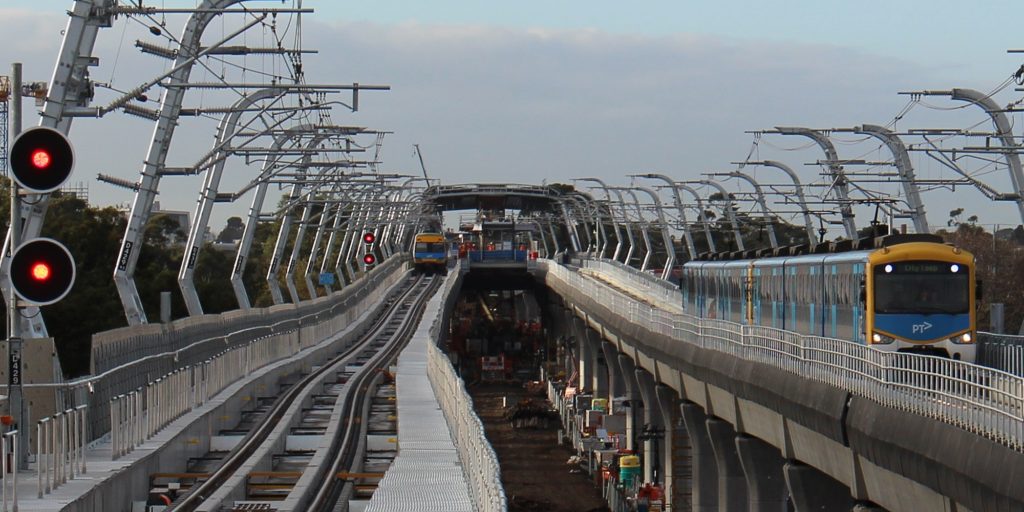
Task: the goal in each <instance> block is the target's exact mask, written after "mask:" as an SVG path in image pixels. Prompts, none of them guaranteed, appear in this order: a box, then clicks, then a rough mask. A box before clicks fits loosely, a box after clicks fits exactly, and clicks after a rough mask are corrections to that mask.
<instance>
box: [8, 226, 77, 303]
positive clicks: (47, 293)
mask: <svg viewBox="0 0 1024 512" xmlns="http://www.w3.org/2000/svg"><path fill="white" fill-rule="evenodd" d="M10 271H11V284H13V285H14V291H15V292H16V293H17V294H18V296H19V297H21V298H22V299H24V300H25V301H26V302H30V303H32V304H35V305H38V306H45V305H47V304H53V303H54V302H57V301H59V300H60V299H63V298H64V296H65V295H67V294H68V292H69V291H71V286H72V285H73V284H74V283H75V260H74V258H72V257H71V253H70V252H68V249H67V247H64V245H63V244H61V243H60V242H57V241H56V240H51V239H49V238H34V239H32V240H29V241H27V242H25V243H23V244H21V245H20V246H18V248H17V249H15V250H14V254H13V255H12V256H11V270H10Z"/></svg>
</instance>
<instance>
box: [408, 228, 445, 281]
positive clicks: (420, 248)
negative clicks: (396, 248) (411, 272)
mask: <svg viewBox="0 0 1024 512" xmlns="http://www.w3.org/2000/svg"><path fill="white" fill-rule="evenodd" d="M412 263H413V268H415V269H416V271H418V272H438V273H444V272H445V271H446V269H447V268H448V244H447V243H446V242H445V239H444V235H443V234H441V233H418V234H417V235H416V240H415V244H414V245H413V249H412Z"/></svg>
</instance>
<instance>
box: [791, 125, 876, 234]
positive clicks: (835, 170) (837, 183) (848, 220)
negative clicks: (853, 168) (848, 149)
mask: <svg viewBox="0 0 1024 512" xmlns="http://www.w3.org/2000/svg"><path fill="white" fill-rule="evenodd" d="M775 130H776V131H777V132H778V133H780V134H782V135H802V136H804V137H808V138H810V139H811V140H813V141H814V142H815V143H817V144H818V147H820V148H821V149H822V150H823V151H824V152H825V158H826V159H827V160H828V172H829V175H830V176H831V177H832V186H833V188H835V191H836V196H838V198H839V212H840V214H841V215H842V218H843V228H844V229H845V230H846V237H847V238H849V239H850V240H856V239H857V225H856V224H855V223H854V221H853V207H852V206H851V203H850V192H849V189H848V187H847V184H848V180H847V179H846V175H845V174H843V167H842V166H841V165H839V154H838V153H837V152H836V147H835V146H834V145H833V144H832V141H830V140H829V139H828V137H827V136H825V134H824V133H822V132H820V131H817V130H812V129H810V128H799V127H783V126H776V127H775Z"/></svg>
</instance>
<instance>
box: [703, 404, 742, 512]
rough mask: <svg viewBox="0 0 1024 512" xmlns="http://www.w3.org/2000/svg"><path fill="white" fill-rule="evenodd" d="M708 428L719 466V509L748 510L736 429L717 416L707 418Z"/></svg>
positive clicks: (724, 511)
mask: <svg viewBox="0 0 1024 512" xmlns="http://www.w3.org/2000/svg"><path fill="white" fill-rule="evenodd" d="M707 429H708V436H709V437H710V439H711V448H712V449H713V450H714V452H715V465H716V467H717V468H718V510H719V512H733V511H735V512H746V511H747V509H748V507H749V505H747V480H746V478H745V477H744V476H743V465H742V464H740V458H739V455H738V454H737V450H736V431H735V430H733V428H732V425H731V424H730V423H729V422H727V421H725V420H721V419H718V418H715V417H711V418H708V419H707Z"/></svg>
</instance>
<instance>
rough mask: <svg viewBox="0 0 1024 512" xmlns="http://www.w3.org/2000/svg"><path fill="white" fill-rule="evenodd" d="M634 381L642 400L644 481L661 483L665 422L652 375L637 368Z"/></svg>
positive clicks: (662, 480) (641, 432)
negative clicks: (638, 387) (638, 386)
mask: <svg viewBox="0 0 1024 512" xmlns="http://www.w3.org/2000/svg"><path fill="white" fill-rule="evenodd" d="M636 381H637V384H639V385H640V396H641V397H642V398H643V401H644V416H643V422H644V424H643V426H642V427H641V429H640V434H641V435H642V436H643V437H644V442H643V443H644V444H643V448H644V451H643V454H644V456H643V468H644V482H650V483H654V484H658V485H661V484H662V483H663V482H664V481H665V479H664V476H665V462H666V460H667V458H666V457H665V453H666V450H665V448H666V447H665V442H664V441H665V440H664V434H665V422H664V420H663V419H662V415H661V411H660V410H659V409H660V407H659V404H658V396H657V395H656V394H655V391H654V375H651V373H650V372H648V371H647V370H642V369H639V368H638V369H637V370H636ZM659 438H660V439H659Z"/></svg>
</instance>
